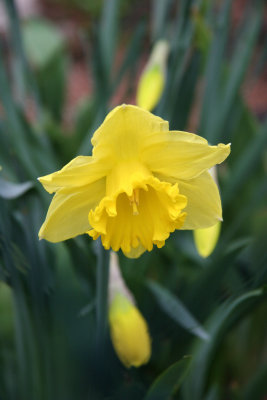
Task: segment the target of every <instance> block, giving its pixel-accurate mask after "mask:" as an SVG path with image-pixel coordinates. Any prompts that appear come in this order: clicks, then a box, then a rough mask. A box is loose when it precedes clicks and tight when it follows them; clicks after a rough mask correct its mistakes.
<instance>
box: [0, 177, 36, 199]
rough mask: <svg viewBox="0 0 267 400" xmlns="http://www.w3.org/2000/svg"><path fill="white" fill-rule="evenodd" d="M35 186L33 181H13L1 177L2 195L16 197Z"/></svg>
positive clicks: (0, 191)
mask: <svg viewBox="0 0 267 400" xmlns="http://www.w3.org/2000/svg"><path fill="white" fill-rule="evenodd" d="M32 187H33V182H23V183H12V182H9V181H6V180H5V179H2V178H0V197H2V198H3V199H16V198H17V197H20V196H22V195H23V194H24V193H26V192H27V191H28V190H29V189H31V188H32Z"/></svg>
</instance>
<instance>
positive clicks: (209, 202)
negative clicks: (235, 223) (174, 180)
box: [178, 171, 222, 229]
mask: <svg viewBox="0 0 267 400" xmlns="http://www.w3.org/2000/svg"><path fill="white" fill-rule="evenodd" d="M178 187H179V191H180V193H181V194H183V195H185V196H186V197H187V206H186V208H185V212H186V213H187V217H186V220H185V223H184V225H183V227H182V228H181V229H198V228H208V227H210V226H212V225H214V224H216V223H217V222H218V220H222V206H221V199H220V194H219V190H218V187H217V185H216V183H215V182H214V180H213V179H212V177H211V175H210V173H209V172H208V171H206V172H204V173H203V174H201V175H200V176H198V177H197V178H195V179H191V180H189V181H179V182H178Z"/></svg>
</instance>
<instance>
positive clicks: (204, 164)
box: [140, 131, 230, 179]
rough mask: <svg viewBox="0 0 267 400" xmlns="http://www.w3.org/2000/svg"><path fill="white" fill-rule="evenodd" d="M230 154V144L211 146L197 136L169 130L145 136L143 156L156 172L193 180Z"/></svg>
mask: <svg viewBox="0 0 267 400" xmlns="http://www.w3.org/2000/svg"><path fill="white" fill-rule="evenodd" d="M229 153H230V145H229V144H228V145H224V144H221V143H220V144H219V145H218V146H209V145H208V143H207V141H206V140H205V139H203V138H200V137H199V136H197V135H194V134H190V133H187V132H179V131H170V132H160V133H154V134H153V135H150V136H147V137H145V138H144V142H143V151H142V153H141V155H140V159H141V160H142V161H143V162H144V164H145V165H146V166H147V167H148V169H149V170H150V171H152V172H154V173H156V174H162V175H165V176H170V177H174V178H176V179H192V178H196V177H197V176H198V175H200V174H201V173H202V172H204V171H206V170H207V169H209V168H211V167H212V166H213V165H215V164H220V163H221V162H223V161H224V160H225V158H226V157H227V156H228V155H229Z"/></svg>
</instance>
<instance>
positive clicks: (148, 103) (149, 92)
mask: <svg viewBox="0 0 267 400" xmlns="http://www.w3.org/2000/svg"><path fill="white" fill-rule="evenodd" d="M168 52H169V44H168V42H166V41H164V40H160V41H158V42H157V43H156V45H155V46H154V48H153V51H152V53H151V56H150V58H149V61H148V63H147V65H146V67H145V69H144V71H143V73H142V75H141V78H140V80H139V84H138V88H137V95H136V104H137V105H138V106H139V107H142V108H144V109H145V110H148V111H151V110H153V108H154V107H155V106H156V105H157V104H158V102H159V100H160V97H161V95H162V92H163V89H164V84H165V75H166V73H165V69H166V61H167V56H168Z"/></svg>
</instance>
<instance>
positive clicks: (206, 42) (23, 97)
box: [0, 0, 267, 400]
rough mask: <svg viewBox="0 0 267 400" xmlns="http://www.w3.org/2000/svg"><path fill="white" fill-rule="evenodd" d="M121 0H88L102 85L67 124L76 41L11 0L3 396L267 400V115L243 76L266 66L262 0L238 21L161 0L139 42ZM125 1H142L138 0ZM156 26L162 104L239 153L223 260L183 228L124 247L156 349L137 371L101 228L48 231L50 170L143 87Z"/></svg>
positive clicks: (6, 70)
mask: <svg viewBox="0 0 267 400" xmlns="http://www.w3.org/2000/svg"><path fill="white" fill-rule="evenodd" d="M77 2H78V0H77V1H76V0H75V1H74V0H73V1H68V3H72V5H73V4H74V3H77ZM61 3H62V1H61ZM89 3H90V4H89ZM121 3H122V2H120V1H118V0H107V1H103V2H79V4H80V6H81V7H82V8H83V9H84V8H86V7H87V6H86V5H88V7H87V9H88V10H89V11H90V12H91V11H92V10H91V6H92V7H93V8H94V7H96V8H97V9H98V10H96V11H95V9H94V11H93V13H96V14H97V13H98V12H99V13H100V15H99V22H98V23H96V24H95V27H94V29H93V32H91V35H90V34H89V32H86V31H84V36H83V39H84V42H83V43H84V46H85V50H86V51H87V50H88V53H89V54H90V60H89V61H90V66H89V67H90V71H92V79H93V91H92V93H90V95H89V94H88V97H86V98H85V99H84V100H83V102H82V103H79V104H78V106H75V109H74V110H72V111H73V113H72V114H73V115H74V118H73V121H72V126H71V127H70V128H68V130H66V121H65V119H64V118H65V113H66V109H65V103H66V85H67V82H68V79H69V75H68V73H69V60H70V58H71V56H70V54H69V53H68V50H67V48H66V45H65V40H64V38H63V37H62V34H60V33H59V30H58V29H57V27H56V26H55V25H53V24H51V23H49V22H47V21H44V20H41V19H39V20H33V21H27V22H26V23H25V24H23V26H22V27H21V26H20V23H19V20H18V17H17V13H16V7H15V3H14V0H5V6H6V11H7V15H8V18H9V22H10V29H9V33H8V35H7V37H6V39H5V40H6V42H7V44H8V51H9V57H6V54H5V52H4V48H5V46H4V45H3V43H2V42H1V46H0V64H1V68H0V101H1V107H0V166H1V168H0V281H1V282H0V370H1V374H0V398H1V399H2V398H3V399H5V400H17V399H21V400H32V399H33V400H36V399H38V400H53V399H64V400H72V399H74V398H75V399H106V398H107V399H126V398H127V399H143V398H144V399H146V400H151V399H162V400H164V399H181V400H194V399H196V400H198V399H199V400H202V399H205V400H213V399H216V400H219V399H221V400H224V399H226V398H231V399H240V400H241V399H247V400H250V399H255V400H260V399H264V395H265V394H266V393H265V389H266V373H267V372H266V360H264V357H266V339H265V337H266V333H267V332H266V322H265V320H266V289H265V288H266V284H267V253H266V234H267V232H266V222H267V216H266V199H267V185H266V177H265V176H266V138H267V132H266V130H267V125H266V120H265V121H262V119H259V118H258V116H257V115H253V113H252V112H251V111H250V110H249V108H248V106H247V105H246V100H245V98H244V94H243V91H242V85H243V82H244V80H245V78H246V77H248V76H251V75H252V76H253V79H254V80H255V79H257V77H258V75H259V74H260V73H261V71H262V70H263V68H264V65H265V64H266V50H263V44H264V43H263V44H262V42H261V35H260V32H261V29H262V26H263V21H262V15H263V1H256V2H255V1H249V2H247V9H246V10H245V12H244V14H243V15H242V21H241V23H240V25H239V26H238V27H237V28H233V27H232V25H231V23H230V22H231V13H232V3H233V2H231V1H230V0H226V1H224V2H221V1H215V2H212V1H207V0H197V1H195V0H180V1H179V2H174V1H171V0H170V1H169V0H168V1H160V0H159V1H158V0H154V1H153V2H151V4H150V15H149V16H144V18H143V20H140V21H138V22H137V23H136V24H135V23H132V25H133V26H132V31H131V35H129V37H124V36H123V34H124V32H123V28H122V27H123V21H122V18H121V15H122V12H121ZM127 4H128V7H129V10H130V11H132V12H133V11H134V7H137V2H135V3H134V4H133V5H131V4H130V2H128V3H127ZM124 7H125V6H124ZM131 7H132V8H131ZM127 12H128V11H127ZM96 14H93V16H95V15H96ZM129 14H131V12H129ZM148 24H150V25H148ZM148 26H150V27H151V33H150V34H149V33H148V29H147V27H148ZM148 34H149V35H150V36H149V37H148V39H149V40H150V43H149V44H150V45H151V46H152V44H154V42H155V41H156V40H158V39H161V38H164V39H167V40H169V42H170V57H169V60H168V66H167V81H166V85H165V90H164V93H163V96H162V99H161V101H160V103H159V105H158V106H157V108H156V110H155V113H156V114H157V115H160V116H161V117H163V118H166V119H168V120H169V121H170V126H171V128H175V129H176V130H179V129H180V130H181V129H184V130H189V129H191V126H192V116H193V121H194V126H195V128H196V131H197V132H198V133H199V134H201V135H202V136H204V137H206V138H207V139H208V140H209V141H210V142H211V143H216V142H218V141H221V142H223V143H227V142H228V141H230V142H231V143H232V152H231V155H230V157H229V160H227V162H225V163H224V164H223V165H222V166H221V167H220V168H218V175H219V176H218V177H219V185H220V191H221V196H222V200H223V210H224V222H223V224H222V234H221V237H220V240H219V243H218V245H217V247H216V250H215V251H214V253H213V254H212V255H211V256H210V257H208V258H207V259H202V258H201V257H200V256H199V255H198V254H197V252H196V249H195V246H194V243H193V238H192V234H191V232H187V233H186V232H176V233H175V234H172V235H171V237H170V239H169V240H168V241H167V243H166V246H165V247H164V248H162V249H161V250H158V249H156V250H154V251H153V252H151V253H146V254H144V255H143V256H142V257H141V258H140V259H138V260H129V259H126V258H125V257H124V256H123V255H120V263H121V266H122V274H123V276H124V278H125V280H126V282H127V285H128V286H129V288H130V289H131V290H132V292H133V293H134V295H135V297H136V300H137V304H138V307H139V308H140V310H141V311H142V313H143V315H144V316H145V318H146V320H147V322H148V325H149V328H150V334H151V337H152V347H153V352H152V358H151V360H150V362H149V363H148V364H147V365H146V366H144V367H142V368H140V369H137V370H134V369H130V370H125V368H124V367H123V366H122V365H121V364H120V362H119V361H118V359H117V357H116V355H115V353H114V350H113V348H112V345H111V342H110V339H109V336H108V333H107V329H106V328H107V321H106V318H103V316H105V315H106V312H107V310H106V304H105V303H103V302H101V299H102V300H103V299H104V298H105V296H106V289H107V287H106V285H107V272H108V268H103V267H107V265H106V264H107V263H108V259H107V253H105V252H103V251H102V250H101V249H99V247H97V246H95V245H94V243H93V241H92V240H90V239H89V238H88V237H78V238H76V239H73V240H69V241H67V242H64V243H60V244H51V243H47V242H44V241H41V242H40V241H39V240H38V230H39V228H40V226H41V223H42V221H43V220H44V217H45V213H46V210H47V207H48V204H49V201H50V199H51V197H50V196H49V195H48V194H47V193H45V192H44V191H43V190H42V189H41V187H40V185H39V183H38V182H37V178H38V176H41V175H45V174H48V173H50V172H53V171H55V170H56V169H58V168H61V167H62V166H63V165H64V164H65V163H66V162H68V161H69V160H70V159H72V158H73V157H74V156H76V155H78V154H83V155H87V154H90V152H91V143H90V138H91V135H92V133H93V132H94V130H95V129H96V128H97V127H98V126H99V125H100V123H101V122H102V121H103V119H104V117H105V116H106V114H107V112H108V110H109V109H110V108H111V104H114V96H115V95H116V96H120V97H118V98H120V99H121V102H124V101H127V99H128V98H129V97H130V98H132V96H134V95H135V90H136V85H135V83H136V81H137V80H138V74H137V72H138V70H139V68H140V60H141V58H142V57H143V56H144V55H143V41H144V39H147V36H146V35H148ZM1 40H2V39H1ZM265 44H266V43H265ZM87 46H88V48H87ZM124 46H125V47H126V48H124ZM122 49H123V51H122ZM255 49H256V50H255ZM265 49H266V46H265ZM118 53H120V55H121V54H122V57H120V58H118V59H117V55H118ZM118 60H119V61H118ZM252 60H253V65H252ZM251 65H252V68H251ZM122 84H123V86H122ZM119 88H120V90H119ZM116 98H117V97H116ZM29 104H31V108H30V110H29ZM29 111H30V112H29ZM261 117H262V116H261ZM264 117H265V118H266V116H264ZM189 126H190V128H189ZM101 257H102V258H101ZM96 281H97V282H98V284H97V285H96V284H95V282H96ZM100 281H101V282H102V286H100V287H99V286H98V285H99V283H100ZM99 292H101V293H102V297H99V295H98V294H99ZM97 293H98V294H97ZM151 294H152V295H151ZM189 310H190V311H189ZM186 356H188V357H186Z"/></svg>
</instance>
